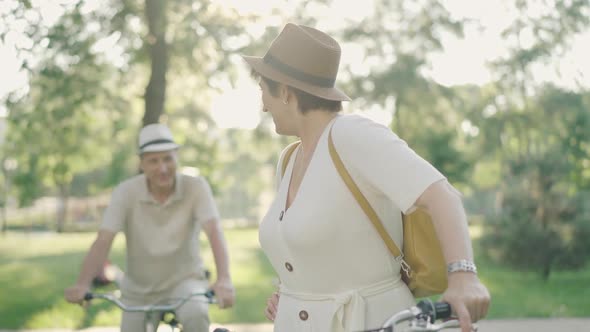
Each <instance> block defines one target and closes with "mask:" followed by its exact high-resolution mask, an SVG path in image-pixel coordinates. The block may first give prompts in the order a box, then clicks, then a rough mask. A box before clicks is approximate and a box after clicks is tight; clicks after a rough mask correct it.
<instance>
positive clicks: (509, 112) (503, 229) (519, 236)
mask: <svg viewBox="0 0 590 332" xmlns="http://www.w3.org/2000/svg"><path fill="white" fill-rule="evenodd" d="M515 6H516V10H517V12H518V13H519V14H520V15H519V17H518V18H517V19H516V20H515V21H514V22H513V23H512V24H511V25H510V26H509V27H508V28H507V29H506V30H505V32H504V37H505V38H506V39H507V40H509V41H510V42H511V45H510V46H511V50H510V54H509V56H507V57H506V58H504V59H501V60H499V61H497V62H495V63H494V64H493V68H495V69H496V73H498V79H497V82H496V84H495V85H494V87H493V88H492V90H493V91H494V94H493V95H489V96H488V97H487V98H486V99H487V104H486V105H484V106H483V107H482V108H481V110H480V112H481V114H480V115H478V116H477V117H479V119H480V120H481V121H477V120H476V121H475V123H476V125H477V126H478V127H479V128H480V129H481V133H482V135H481V138H482V141H481V143H482V144H481V147H482V151H485V152H486V155H488V156H492V157H493V158H497V161H498V164H499V165H500V173H501V176H500V178H501V179H502V180H501V182H500V185H499V187H500V188H499V192H498V196H497V197H498V200H497V207H498V209H497V211H496V212H495V213H494V214H492V215H490V216H488V218H487V220H488V223H489V226H488V232H487V233H486V234H487V235H486V237H485V238H484V242H483V243H484V247H485V249H486V251H487V252H488V253H489V254H490V255H491V256H492V257H495V258H497V259H499V260H502V261H503V262H507V263H509V264H512V265H514V266H518V267H523V268H529V269H534V270H536V271H539V272H540V274H541V275H542V276H543V278H544V279H547V278H549V276H550V273H551V271H552V269H553V268H556V267H561V268H577V267H580V266H582V265H584V264H585V263H586V260H587V255H588V252H589V249H588V245H586V244H585V241H586V240H583V239H584V237H586V236H587V235H588V234H589V230H588V226H587V225H588V221H589V220H590V219H589V217H588V216H589V215H588V211H587V208H585V206H584V204H582V203H581V202H583V201H584V200H587V199H588V174H585V173H584V172H582V169H581V168H580V165H581V164H583V163H584V160H587V159H588V156H589V153H590V149H588V148H587V147H585V145H584V143H583V142H584V141H587V139H588V132H589V130H590V127H589V124H590V122H589V115H588V112H587V109H588V100H587V96H585V95H584V94H583V93H582V92H574V91H567V90H564V89H563V88H557V87H555V86H551V85H540V84H539V83H538V81H537V80H535V75H534V74H535V73H534V69H535V68H536V66H538V65H539V64H542V65H544V66H547V65H548V64H551V63H554V62H555V61H556V59H558V58H559V56H560V55H561V54H563V51H564V50H565V49H566V47H565V46H566V45H567V43H568V41H569V40H570V39H571V38H572V36H574V35H576V34H577V33H579V32H580V31H582V30H583V29H584V28H587V27H588V25H589V23H590V21H589V19H588V15H587V13H588V12H589V11H590V3H588V2H587V1H552V2H551V3H548V4H546V6H542V8H541V9H540V10H539V3H538V2H534V1H518V2H516V3H515ZM533 6H536V7H535V8H536V9H537V10H535V11H530V9H531V8H532V7H533ZM532 13H534V14H532ZM585 13H586V14H585ZM526 36H528V37H529V38H528V40H526V38H525V37H526ZM531 40H532V41H531ZM508 253H510V254H511V255H508Z"/></svg>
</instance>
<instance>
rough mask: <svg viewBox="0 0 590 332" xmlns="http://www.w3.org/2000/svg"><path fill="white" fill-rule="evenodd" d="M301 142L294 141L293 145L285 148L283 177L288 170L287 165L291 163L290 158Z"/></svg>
mask: <svg viewBox="0 0 590 332" xmlns="http://www.w3.org/2000/svg"><path fill="white" fill-rule="evenodd" d="M299 144H301V141H297V142H293V143H291V145H289V146H287V148H286V149H285V153H284V154H283V159H282V160H283V163H282V164H281V178H282V177H283V175H285V171H286V170H287V166H288V165H289V159H291V155H293V152H295V149H297V147H298V146H299Z"/></svg>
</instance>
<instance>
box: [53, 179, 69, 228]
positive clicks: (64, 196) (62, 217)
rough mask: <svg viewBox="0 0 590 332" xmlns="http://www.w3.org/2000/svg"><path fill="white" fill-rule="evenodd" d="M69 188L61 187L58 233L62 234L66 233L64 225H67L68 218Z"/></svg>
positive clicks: (58, 208)
mask: <svg viewBox="0 0 590 332" xmlns="http://www.w3.org/2000/svg"><path fill="white" fill-rule="evenodd" d="M68 198H69V194H68V188H67V186H66V185H59V203H58V204H59V205H58V207H57V225H56V226H57V232H58V233H62V232H63V231H64V225H65V224H66V221H67V217H68Z"/></svg>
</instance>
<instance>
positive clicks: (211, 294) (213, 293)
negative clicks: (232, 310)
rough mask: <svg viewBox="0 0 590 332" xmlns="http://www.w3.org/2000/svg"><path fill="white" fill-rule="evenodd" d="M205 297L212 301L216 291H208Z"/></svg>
mask: <svg viewBox="0 0 590 332" xmlns="http://www.w3.org/2000/svg"><path fill="white" fill-rule="evenodd" d="M205 296H206V297H207V298H208V299H212V298H213V297H215V291H214V290H212V289H209V290H207V292H205Z"/></svg>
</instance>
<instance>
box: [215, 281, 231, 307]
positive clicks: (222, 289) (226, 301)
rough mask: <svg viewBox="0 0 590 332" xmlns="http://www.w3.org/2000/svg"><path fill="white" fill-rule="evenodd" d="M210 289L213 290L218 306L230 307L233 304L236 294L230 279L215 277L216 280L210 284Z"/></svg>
mask: <svg viewBox="0 0 590 332" xmlns="http://www.w3.org/2000/svg"><path fill="white" fill-rule="evenodd" d="M211 289H212V290H213V291H214V292H215V297H217V305H218V306H219V308H222V309H224V308H230V307H231V306H233V305H234V301H235V297H236V295H235V290H234V285H233V284H232V282H231V280H229V279H217V281H216V282H215V283H214V284H213V285H212V286H211Z"/></svg>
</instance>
